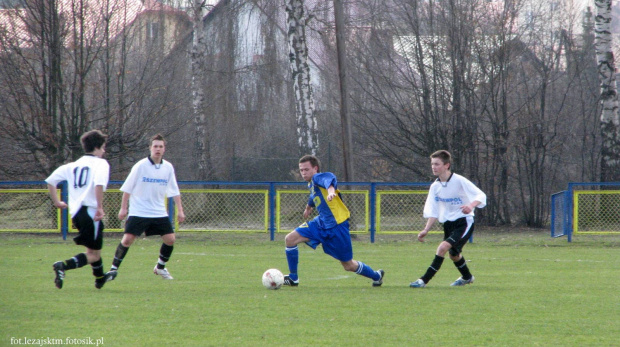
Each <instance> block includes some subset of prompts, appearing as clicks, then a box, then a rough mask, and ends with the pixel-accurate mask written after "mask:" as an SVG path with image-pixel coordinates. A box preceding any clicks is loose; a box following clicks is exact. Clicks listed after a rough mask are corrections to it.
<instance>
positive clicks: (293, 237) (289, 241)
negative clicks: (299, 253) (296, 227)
mask: <svg viewBox="0 0 620 347" xmlns="http://www.w3.org/2000/svg"><path fill="white" fill-rule="evenodd" d="M297 235H299V234H298V233H297V232H296V231H291V232H290V233H288V234H287V235H286V236H285V237H284V242H285V243H286V247H293V246H295V245H297V243H298V242H297Z"/></svg>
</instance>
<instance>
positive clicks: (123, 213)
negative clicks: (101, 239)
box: [118, 192, 131, 220]
mask: <svg viewBox="0 0 620 347" xmlns="http://www.w3.org/2000/svg"><path fill="white" fill-rule="evenodd" d="M130 196H131V194H129V193H125V192H123V198H122V199H121V209H120V210H119V211H118V219H119V220H123V219H125V217H127V213H128V212H127V211H128V210H129V197H130Z"/></svg>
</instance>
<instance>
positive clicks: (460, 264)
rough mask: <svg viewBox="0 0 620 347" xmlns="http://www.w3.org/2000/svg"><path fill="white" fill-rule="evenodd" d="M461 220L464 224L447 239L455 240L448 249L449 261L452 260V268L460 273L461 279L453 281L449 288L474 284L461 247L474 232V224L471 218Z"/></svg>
mask: <svg viewBox="0 0 620 347" xmlns="http://www.w3.org/2000/svg"><path fill="white" fill-rule="evenodd" d="M463 220H464V223H462V224H461V226H460V228H458V230H455V232H454V233H453V235H452V236H451V237H450V239H449V240H452V239H454V240H455V242H454V244H453V246H452V248H450V259H452V261H453V262H454V266H456V268H457V269H458V270H459V272H460V273H461V277H459V278H458V279H457V280H456V281H454V282H453V283H452V284H451V286H463V285H466V284H470V283H473V282H474V276H473V275H472V274H471V272H470V271H469V267H468V266H467V262H466V261H465V257H463V255H462V251H463V247H464V246H465V245H466V244H467V240H468V239H469V238H470V237H471V235H472V234H473V232H474V223H473V218H472V217H468V218H463Z"/></svg>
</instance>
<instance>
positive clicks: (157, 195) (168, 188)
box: [121, 157, 181, 218]
mask: <svg viewBox="0 0 620 347" xmlns="http://www.w3.org/2000/svg"><path fill="white" fill-rule="evenodd" d="M121 191H123V192H125V193H128V194H131V195H130V197H129V213H128V215H129V216H136V217H146V218H154V217H168V211H167V210H166V197H169V198H171V197H174V196H177V195H181V192H179V185H178V184H177V179H176V176H175V173H174V167H173V166H172V164H170V162H167V161H165V160H163V159H162V161H161V164H157V165H156V164H154V163H153V161H152V160H151V158H150V157H147V158H144V159H142V160H140V161H139V162H137V163H136V164H135V165H134V166H133V167H132V168H131V172H130V173H129V176H127V179H126V180H125V182H124V183H123V185H122V186H121Z"/></svg>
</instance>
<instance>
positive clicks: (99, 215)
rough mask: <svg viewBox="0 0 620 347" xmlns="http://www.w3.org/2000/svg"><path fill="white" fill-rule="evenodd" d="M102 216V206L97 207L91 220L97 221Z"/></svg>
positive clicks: (103, 214)
mask: <svg viewBox="0 0 620 347" xmlns="http://www.w3.org/2000/svg"><path fill="white" fill-rule="evenodd" d="M104 216H105V213H104V212H103V208H98V209H97V212H95V216H94V217H93V220H94V221H95V222H98V221H100V220H102V219H103V217H104Z"/></svg>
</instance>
